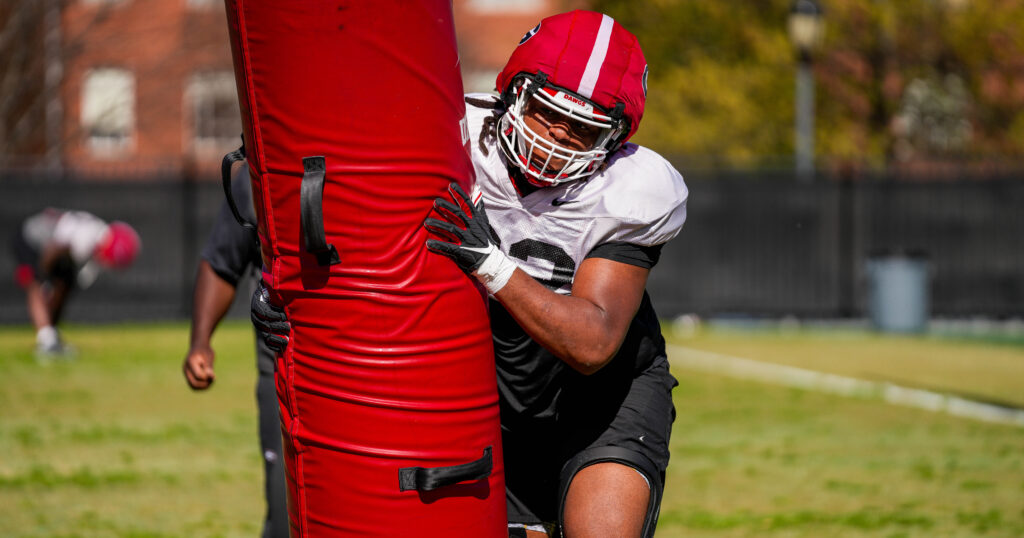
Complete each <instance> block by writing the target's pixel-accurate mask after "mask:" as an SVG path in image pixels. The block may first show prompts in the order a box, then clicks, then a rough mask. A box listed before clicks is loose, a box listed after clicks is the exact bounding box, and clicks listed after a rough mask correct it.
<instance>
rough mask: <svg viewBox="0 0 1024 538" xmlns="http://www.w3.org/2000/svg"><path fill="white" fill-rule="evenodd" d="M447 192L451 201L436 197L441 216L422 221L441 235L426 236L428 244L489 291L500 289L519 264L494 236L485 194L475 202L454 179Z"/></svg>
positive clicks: (433, 233)
mask: <svg viewBox="0 0 1024 538" xmlns="http://www.w3.org/2000/svg"><path fill="white" fill-rule="evenodd" d="M448 194H449V196H450V197H451V201H449V200H447V199H445V198H444V197H441V198H437V199H436V200H434V211H435V212H436V213H437V214H438V216H440V217H441V219H436V218H428V219H426V220H425V221H423V227H424V228H426V229H427V231H428V232H430V233H431V234H432V235H433V236H435V237H437V238H439V239H427V248H428V249H429V250H431V251H432V252H436V253H438V254H443V255H445V256H447V257H449V258H451V259H452V260H453V261H454V262H455V264H456V265H458V266H459V268H460V269H462V270H463V271H465V272H466V273H468V274H470V275H473V276H475V277H476V278H477V279H478V280H479V281H480V282H481V283H483V285H484V286H485V287H487V290H488V291H490V292H491V293H492V294H494V293H497V292H498V290H500V289H501V288H502V287H504V286H505V284H506V283H507V282H508V280H509V279H510V278H512V273H513V272H514V271H515V269H516V264H515V263H513V262H512V260H511V259H509V257H508V256H506V255H505V254H504V253H503V252H502V251H501V250H500V249H498V247H497V246H495V242H496V241H494V240H492V239H491V233H490V230H491V226H490V224H488V222H487V212H486V211H485V210H484V201H483V197H481V199H480V201H478V202H477V203H476V204H475V205H474V204H473V202H472V200H470V198H469V196H467V195H466V193H465V191H463V190H462V187H459V184H458V183H454V182H453V183H451V184H450V185H448ZM453 202H454V203H453ZM442 219H443V220H442Z"/></svg>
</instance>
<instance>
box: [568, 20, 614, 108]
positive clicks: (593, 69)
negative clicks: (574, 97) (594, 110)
mask: <svg viewBox="0 0 1024 538" xmlns="http://www.w3.org/2000/svg"><path fill="white" fill-rule="evenodd" d="M614 26H615V20H614V19H612V18H611V17H609V16H608V15H601V28H599V29H598V30H597V39H596V40H594V48H593V50H591V51H590V59H588V60H587V68H586V69H584V71H583V78H581V79H580V89H579V91H578V92H577V93H579V94H580V95H582V96H583V97H586V98H587V99H590V98H591V97H593V94H594V87H595V86H597V79H598V77H600V76H601V67H602V66H603V65H604V59H605V56H607V55H608V44H609V43H610V42H611V40H612V28H613V27H614Z"/></svg>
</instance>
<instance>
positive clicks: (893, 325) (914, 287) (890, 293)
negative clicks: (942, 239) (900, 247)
mask: <svg viewBox="0 0 1024 538" xmlns="http://www.w3.org/2000/svg"><path fill="white" fill-rule="evenodd" d="M867 276H868V309H869V314H870V317H871V324H872V326H874V328H875V329H876V330H879V331H882V332H897V333H920V332H924V331H925V330H926V329H927V328H928V318H929V308H930V297H929V289H928V287H929V267H928V257H927V255H926V254H924V253H923V252H920V251H889V252H879V253H875V254H873V255H872V256H871V257H870V258H869V259H868V263H867Z"/></svg>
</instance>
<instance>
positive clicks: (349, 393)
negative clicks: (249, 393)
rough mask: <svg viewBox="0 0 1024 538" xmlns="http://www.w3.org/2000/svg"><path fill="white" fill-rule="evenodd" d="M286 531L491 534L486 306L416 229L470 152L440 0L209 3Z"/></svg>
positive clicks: (466, 173) (493, 429)
mask: <svg viewBox="0 0 1024 538" xmlns="http://www.w3.org/2000/svg"><path fill="white" fill-rule="evenodd" d="M226 5H227V14H228V24H229V27H230V34H231V47H232V54H233V57H234V64H235V75H236V80H237V83H238V94H239V101H240V104H241V111H242V120H243V121H242V123H243V127H244V134H243V137H244V141H245V151H246V159H247V161H248V163H249V169H250V173H251V179H252V182H253V192H254V193H255V196H254V199H255V203H256V210H257V211H256V212H257V215H258V217H259V223H258V227H259V233H260V241H261V246H262V249H263V262H264V275H263V276H264V279H265V281H266V282H267V284H268V286H269V287H270V289H271V301H272V302H274V303H275V304H278V305H283V306H284V308H285V311H286V312H287V314H288V318H289V320H290V322H291V324H292V334H291V340H290V343H289V346H288V348H287V349H286V350H285V351H284V352H283V353H280V354H279V355H278V361H277V390H278V399H279V402H280V405H281V415H282V418H281V421H282V422H281V427H282V434H283V436H284V441H285V442H284V447H285V455H284V456H285V460H286V468H287V477H288V488H289V491H288V508H289V513H290V516H291V532H292V536H297V537H317V538H320V537H327V536H359V537H363V536H384V537H395V536H467V537H468V536H473V537H499V536H502V537H503V536H507V529H506V515H505V486H504V477H503V469H502V464H501V461H502V459H501V456H502V455H501V439H500V435H501V434H500V429H499V419H498V406H497V387H496V381H495V372H494V361H493V351H492V348H491V336H490V327H489V323H488V320H487V309H486V302H485V301H486V298H485V296H484V295H483V294H482V293H481V290H480V289H479V288H478V287H477V286H475V284H474V283H473V282H472V281H471V280H470V279H469V278H468V277H467V276H466V275H464V274H463V273H462V272H461V271H460V270H459V269H458V268H457V267H456V266H455V264H453V263H452V262H451V261H450V260H448V259H447V258H444V257H443V256H439V255H436V254H432V253H429V252H428V251H427V250H426V248H425V246H424V242H425V240H426V232H425V231H424V230H423V228H422V226H421V224H422V222H423V220H424V219H425V218H426V217H427V216H428V214H429V213H430V210H431V207H432V203H433V200H434V198H436V197H438V196H442V195H444V194H445V193H446V190H447V185H448V183H449V182H451V181H458V182H459V183H460V184H461V185H463V186H464V187H466V190H467V191H468V190H469V187H470V185H471V183H472V177H473V172H472V164H471V162H470V160H469V155H468V147H469V146H468V143H469V141H468V140H467V138H466V137H467V134H466V130H465V105H464V103H463V100H462V82H461V78H460V73H459V61H458V53H457V50H456V46H455V34H454V27H453V21H452V7H451V3H450V2H449V0H374V1H373V2H350V1H313V0H301V1H300V0H288V1H285V0H227V1H226Z"/></svg>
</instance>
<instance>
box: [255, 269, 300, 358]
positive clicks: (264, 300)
mask: <svg viewBox="0 0 1024 538" xmlns="http://www.w3.org/2000/svg"><path fill="white" fill-rule="evenodd" d="M249 306H250V312H249V315H250V318H251V319H252V324H253V325H254V326H255V327H256V334H257V335H259V337H260V338H261V339H263V341H264V342H265V343H266V344H267V347H269V348H270V349H273V350H274V351H277V352H280V351H283V350H284V348H286V347H288V335H289V334H291V332H292V326H291V324H290V323H288V316H286V315H285V313H284V310H283V309H281V308H278V307H276V306H274V305H273V304H271V302H270V294H269V293H268V292H267V288H266V287H264V286H263V282H260V283H259V285H258V286H256V291H255V292H253V294H252V302H251V303H250V305H249Z"/></svg>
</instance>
